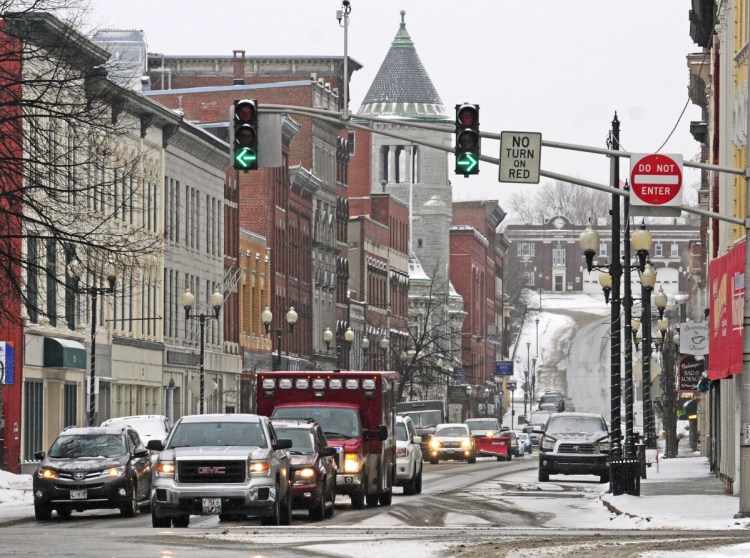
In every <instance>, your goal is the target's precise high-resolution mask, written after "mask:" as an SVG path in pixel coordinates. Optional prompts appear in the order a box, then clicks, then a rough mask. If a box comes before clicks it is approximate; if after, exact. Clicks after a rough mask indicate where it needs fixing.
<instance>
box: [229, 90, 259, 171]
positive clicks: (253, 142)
mask: <svg viewBox="0 0 750 558" xmlns="http://www.w3.org/2000/svg"><path fill="white" fill-rule="evenodd" d="M233 146H234V147H233V154H232V160H233V164H234V168H235V170H243V171H249V170H257V168H258V101H255V100H250V99H243V100H241V101H235V102H234V141H233Z"/></svg>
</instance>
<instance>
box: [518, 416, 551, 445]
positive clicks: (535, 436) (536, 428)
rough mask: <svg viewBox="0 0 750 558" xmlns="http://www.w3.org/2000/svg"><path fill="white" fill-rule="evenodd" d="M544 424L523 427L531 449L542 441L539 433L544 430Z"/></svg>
mask: <svg viewBox="0 0 750 558" xmlns="http://www.w3.org/2000/svg"><path fill="white" fill-rule="evenodd" d="M546 424H547V423H546V422H532V423H529V424H527V425H525V426H524V427H523V431H524V432H525V433H526V434H528V435H529V439H530V440H531V446H532V447H536V448H538V447H539V443H540V441H541V439H542V436H541V434H539V433H540V432H541V431H542V430H544V427H545V425H546Z"/></svg>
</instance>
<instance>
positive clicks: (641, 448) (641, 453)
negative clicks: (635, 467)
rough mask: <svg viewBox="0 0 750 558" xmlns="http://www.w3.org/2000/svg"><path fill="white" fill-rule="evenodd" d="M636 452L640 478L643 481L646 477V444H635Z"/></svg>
mask: <svg viewBox="0 0 750 558" xmlns="http://www.w3.org/2000/svg"><path fill="white" fill-rule="evenodd" d="M635 448H636V451H637V452H638V460H639V461H640V463H641V478H642V479H645V478H647V477H646V469H647V467H646V444H636V446H635Z"/></svg>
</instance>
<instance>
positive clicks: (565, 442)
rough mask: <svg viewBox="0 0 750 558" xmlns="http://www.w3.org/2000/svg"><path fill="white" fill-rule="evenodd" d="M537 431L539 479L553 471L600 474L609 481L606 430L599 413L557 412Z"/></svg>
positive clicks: (547, 478)
mask: <svg viewBox="0 0 750 558" xmlns="http://www.w3.org/2000/svg"><path fill="white" fill-rule="evenodd" d="M539 433H540V434H541V435H542V440H541V445H540V446H539V482H547V481H549V476H550V475H552V474H562V475H599V481H600V482H603V483H604V482H609V432H608V431H607V424H606V422H605V421H604V418H603V417H602V416H601V415H596V414H593V413H572V412H568V413H556V414H554V415H552V416H551V417H550V419H549V421H548V422H547V425H546V427H545V428H544V430H543V431H540V432H539Z"/></svg>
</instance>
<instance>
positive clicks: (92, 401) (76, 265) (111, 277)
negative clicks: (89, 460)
mask: <svg viewBox="0 0 750 558" xmlns="http://www.w3.org/2000/svg"><path fill="white" fill-rule="evenodd" d="M84 271H85V268H84V265H83V264H82V263H81V262H80V261H79V260H77V259H74V260H73V261H71V262H70V264H69V266H68V272H69V273H70V275H71V277H72V279H73V290H74V291H75V292H77V293H82V294H88V295H89V296H91V355H90V362H91V374H90V376H89V416H88V424H89V426H94V418H95V414H96V391H95V389H94V387H95V386H96V325H97V324H96V309H97V302H96V299H97V297H98V296H99V295H100V294H102V295H103V294H112V293H114V292H115V283H116V281H117V277H116V276H115V273H116V271H115V267H114V264H112V262H108V263H107V265H106V266H105V269H104V272H105V274H106V277H107V286H106V287H97V286H94V285H92V286H89V287H81V286H79V283H80V280H81V277H82V276H83V272H84Z"/></svg>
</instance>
